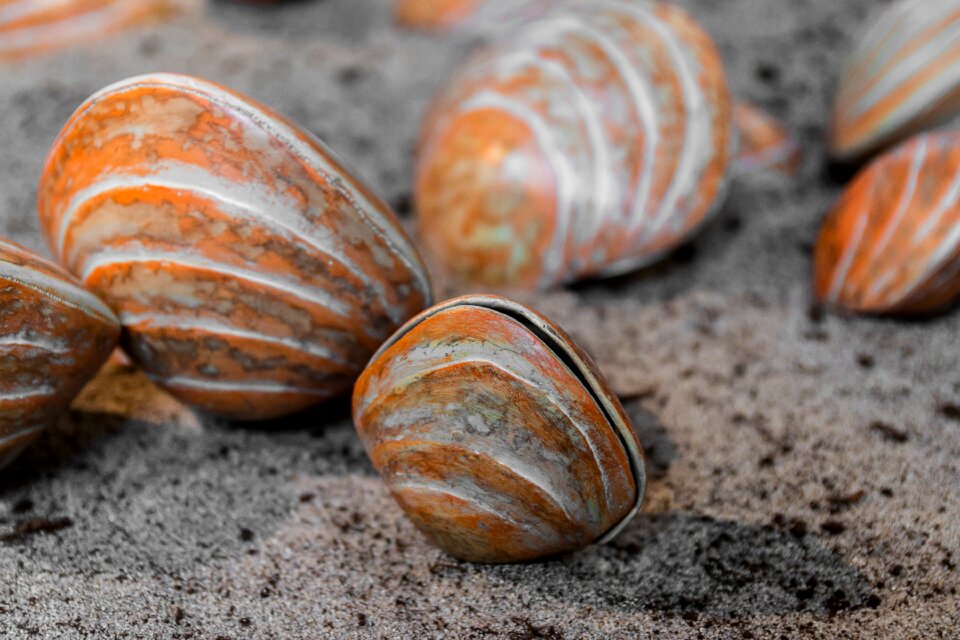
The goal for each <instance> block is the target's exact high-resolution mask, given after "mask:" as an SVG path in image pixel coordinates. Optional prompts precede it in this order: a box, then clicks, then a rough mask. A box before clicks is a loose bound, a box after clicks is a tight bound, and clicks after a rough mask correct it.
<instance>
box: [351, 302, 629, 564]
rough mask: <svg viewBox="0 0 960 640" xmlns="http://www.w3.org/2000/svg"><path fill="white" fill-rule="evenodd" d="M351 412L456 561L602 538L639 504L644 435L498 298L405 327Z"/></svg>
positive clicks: (552, 337)
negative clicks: (642, 439)
mask: <svg viewBox="0 0 960 640" xmlns="http://www.w3.org/2000/svg"><path fill="white" fill-rule="evenodd" d="M353 416H354V422H355V424H356V426H357V431H358V433H359V435H360V440H361V441H362V442H363V445H364V447H365V449H366V451H367V454H368V455H369V456H370V459H371V461H372V462H373V465H374V467H376V469H377V470H378V471H379V472H380V474H381V476H382V477H383V480H384V482H385V483H386V484H387V486H388V487H389V489H390V491H391V493H392V494H393V496H394V498H396V500H397V502H398V503H399V504H400V506H401V507H402V508H403V510H404V511H405V512H406V514H407V516H408V517H409V518H410V519H411V520H412V521H413V522H414V524H415V525H416V526H417V527H418V528H419V529H420V530H421V531H422V532H423V533H424V534H425V535H426V536H427V538H429V539H430V541H431V542H433V543H434V544H436V545H437V546H439V547H441V548H442V549H444V550H445V551H446V552H447V553H450V554H451V555H453V556H456V557H458V558H461V559H464V560H470V561H475V562H519V561H523V560H530V559H533V558H540V557H545V556H551V555H556V554H560V553H565V552H568V551H573V550H576V549H580V548H582V547H585V546H587V545H589V544H592V543H594V542H598V541H600V542H602V541H606V540H609V539H611V538H612V537H613V536H615V535H616V534H617V533H618V532H619V531H620V530H621V529H622V528H623V527H624V526H625V525H626V524H627V522H629V521H630V520H631V519H632V518H633V516H634V515H635V514H636V513H637V511H638V510H639V509H640V505H641V503H642V501H643V495H644V487H645V477H646V476H645V467H644V460H643V453H642V449H641V446H640V443H639V441H638V440H637V436H636V433H635V432H634V429H633V427H632V426H631V424H630V421H629V419H628V418H627V417H626V416H625V415H624V413H623V409H622V407H621V406H620V403H619V401H618V400H617V399H616V397H615V396H614V395H613V394H612V393H611V392H610V391H609V389H608V388H607V386H606V383H605V382H604V381H603V378H602V376H601V375H600V373H599V372H598V371H597V369H596V367H595V365H594V364H593V363H592V361H591V360H590V359H589V357H588V356H586V354H584V353H583V352H582V351H580V349H578V348H577V347H576V345H575V344H574V343H573V342H572V341H571V339H570V337H569V336H567V335H566V334H565V333H563V331H562V330H560V329H559V328H558V327H556V326H555V325H554V324H552V323H551V322H550V321H549V320H547V319H546V318H544V317H543V316H540V315H539V314H537V313H536V312H534V311H533V310H531V309H529V308H527V307H524V306H523V305H520V304H517V303H515V302H511V301H509V300H506V299H504V298H499V297H495V296H466V297H463V298H457V299H454V300H449V301H447V302H444V303H441V304H438V305H436V306H435V307H432V308H430V309H428V310H427V311H425V312H423V313H422V314H420V315H419V316H417V317H416V318H414V319H413V320H411V321H410V322H409V323H407V324H406V325H405V326H404V327H403V328H401V329H400V330H399V331H398V332H397V333H396V334H395V335H394V336H393V337H391V338H390V340H388V341H387V342H386V343H385V344H384V345H383V346H382V347H381V348H380V350H379V351H378V352H377V354H376V355H375V356H374V357H373V359H372V360H371V362H370V365H369V366H368V367H367V369H366V370H365V371H364V372H363V374H362V375H361V376H360V379H359V380H358V381H357V385H356V388H355V390H354V395H353Z"/></svg>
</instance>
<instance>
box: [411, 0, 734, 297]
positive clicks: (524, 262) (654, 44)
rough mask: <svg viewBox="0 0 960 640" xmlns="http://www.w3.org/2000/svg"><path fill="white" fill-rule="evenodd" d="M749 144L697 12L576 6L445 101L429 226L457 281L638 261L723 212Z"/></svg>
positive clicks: (432, 133) (424, 137)
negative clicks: (738, 151)
mask: <svg viewBox="0 0 960 640" xmlns="http://www.w3.org/2000/svg"><path fill="white" fill-rule="evenodd" d="M734 144H735V135H734V132H733V127H732V106H731V103H730V95H729V91H728V89H727V85H726V81H725V77H724V72H723V66H722V62H721V60H720V57H719V55H718V53H717V50H716V48H715V47H714V44H713V41H712V40H711V39H710V36H709V35H708V34H707V33H706V32H704V31H703V30H702V29H701V28H700V27H699V26H698V25H697V24H696V22H694V21H693V19H691V18H690V17H689V16H688V15H687V14H686V13H684V12H683V11H681V10H680V9H678V8H676V7H674V6H672V5H669V4H664V3H648V2H639V1H636V0H592V1H589V0H585V1H583V2H567V3H562V4H560V5H558V6H557V8H555V9H554V10H551V11H550V12H548V13H547V14H546V15H545V16H543V17H541V18H538V19H536V20H532V21H529V22H525V23H523V24H522V25H521V26H520V27H519V28H518V29H517V30H516V31H514V32H511V33H510V35H509V36H508V37H505V38H503V39H502V40H501V41H500V42H498V43H497V44H494V45H492V46H490V47H488V48H485V49H483V50H481V51H480V52H478V54H476V55H475V56H474V57H473V58H472V59H471V60H470V61H469V62H468V63H467V64H466V66H465V67H463V68H462V69H460V70H459V72H458V73H457V74H456V75H455V77H454V78H453V80H452V82H450V84H449V85H448V86H447V87H446V89H445V90H444V91H443V92H442V93H441V94H440V95H439V96H438V98H437V99H436V100H435V101H434V103H433V105H432V107H431V109H430V111H429V113H428V115H427V118H426V119H425V122H424V125H423V128H422V131H421V137H420V144H419V154H418V163H417V167H416V184H415V199H416V206H417V213H418V217H417V221H418V224H419V229H420V234H421V237H422V238H423V240H424V246H425V248H426V249H428V250H429V251H430V253H432V254H433V255H434V256H435V257H436V258H437V259H438V261H439V262H440V263H441V264H442V265H443V266H444V267H445V268H446V269H447V270H448V271H449V272H450V273H452V274H453V275H454V276H455V277H457V278H459V279H462V280H466V281H471V282H476V283H483V284H485V285H493V286H498V287H508V288H526V289H531V288H547V287H550V286H553V285H557V284H560V283H565V282H571V281H575V280H578V279H581V278H586V277H591V276H600V275H612V274H616V273H622V272H625V271H629V270H632V269H635V268H637V267H640V266H643V265H644V264H647V263H650V262H652V261H655V260H656V259H658V258H659V257H661V256H663V255H664V254H665V253H667V252H669V251H670V250H672V249H673V248H675V247H676V246H678V245H679V244H680V243H682V242H683V241H685V240H686V239H688V238H689V237H690V236H691V235H692V234H693V233H694V232H695V231H696V230H697V229H699V228H700V227H701V226H702V225H703V224H704V223H705V222H706V221H707V220H708V219H709V218H710V215H711V214H712V213H713V212H714V211H715V210H716V209H717V206H718V204H719V203H720V202H721V200H722V196H723V194H724V193H725V187H726V184H727V180H728V176H729V173H730V171H729V169H730V166H731V164H732V162H731V160H732V152H733V148H734Z"/></svg>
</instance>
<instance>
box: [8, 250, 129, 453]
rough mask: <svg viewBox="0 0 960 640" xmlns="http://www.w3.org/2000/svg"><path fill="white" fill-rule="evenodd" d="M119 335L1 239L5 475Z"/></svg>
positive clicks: (71, 284) (71, 288) (100, 307)
mask: <svg viewBox="0 0 960 640" xmlns="http://www.w3.org/2000/svg"><path fill="white" fill-rule="evenodd" d="M119 335H120V326H119V325H118V324H117V319H116V317H115V316H114V315H113V312H112V311H111V310H110V309H109V308H108V307H107V306H106V305H105V304H104V303H103V302H101V301H100V300H99V299H97V297H96V296H94V295H93V294H92V293H90V292H89V291H87V290H85V289H84V288H83V287H82V286H81V285H80V283H79V282H77V281H76V279H75V278H74V277H73V276H71V275H70V274H68V273H67V272H65V271H64V270H63V269H61V268H60V267H58V266H57V265H55V264H53V263H51V262H48V261H47V260H44V259H43V258H41V257H39V256H37V255H36V254H34V253H32V252H30V251H28V250H27V249H24V248H23V247H21V246H19V245H16V244H14V243H12V242H10V241H8V240H4V239H2V238H0V467H3V466H4V465H6V464H7V463H9V462H10V461H11V460H12V459H13V458H14V457H15V456H16V455H17V454H18V453H20V451H21V450H22V449H23V448H24V447H25V446H26V445H27V444H29V443H30V442H31V441H32V440H33V439H34V438H36V437H37V435H39V433H40V432H41V431H42V430H43V429H45V428H46V427H48V426H50V424H52V423H53V422H54V421H55V420H56V419H57V417H58V416H59V415H60V414H61V413H62V412H63V411H64V410H66V408H67V406H68V405H69V404H70V402H71V401H72V400H73V398H74V397H75V396H76V395H77V393H79V391H80V389H81V387H83V385H84V384H86V382H87V381H88V380H89V379H90V378H92V377H93V375H94V374H95V373H96V372H97V370H98V369H99V368H100V365H102V364H103V363H104V362H105V361H106V359H107V357H109V355H110V352H111V351H112V350H113V348H114V346H115V345H116V343H117V337H118V336H119Z"/></svg>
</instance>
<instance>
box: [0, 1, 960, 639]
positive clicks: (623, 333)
mask: <svg viewBox="0 0 960 640" xmlns="http://www.w3.org/2000/svg"><path fill="white" fill-rule="evenodd" d="M681 4H683V5H684V6H686V7H687V8H688V9H690V10H691V11H692V12H693V13H694V14H695V15H696V16H698V18H699V19H700V20H701V21H702V22H703V23H704V24H705V25H706V26H707V28H708V29H709V30H710V31H711V32H712V33H713V34H714V35H715V37H716V38H717V40H718V42H719V45H720V48H721V50H722V52H723V55H724V57H725V61H726V63H727V66H728V69H729V73H730V77H731V83H732V85H733V87H734V90H735V92H736V93H737V95H739V96H741V97H744V98H749V99H751V100H754V101H756V102H757V103H759V104H761V105H762V106H764V107H766V108H767V109H769V110H770V111H771V112H772V113H774V114H775V115H777V116H779V117H781V118H783V119H785V120H786V121H787V122H789V123H790V125H791V126H793V127H794V128H795V129H796V130H797V131H798V132H799V135H800V137H801V140H802V142H803V144H804V145H805V147H806V151H807V155H808V163H807V165H806V167H805V168H804V170H803V172H802V175H801V176H799V177H798V178H795V179H790V178H785V177H780V176H754V177H749V178H746V179H742V180H740V181H739V182H738V183H737V184H736V185H735V186H734V187H733V188H732V190H731V193H730V197H729V200H728V202H727V204H726V206H725V207H724V209H723V211H722V212H721V214H720V216H719V218H718V220H717V221H716V223H714V224H712V225H711V226H709V227H708V228H707V229H705V230H704V232H703V233H702V234H701V236H700V237H699V238H698V239H697V240H696V242H694V243H693V244H691V245H689V246H688V247H685V248H683V249H682V250H680V251H679V252H678V253H677V254H676V255H675V256H673V257H672V258H671V259H669V260H667V261H666V262H665V263H663V264H661V265H659V266H657V267H655V268H652V269H649V270H646V271H643V272H641V273H637V274H633V275H630V276H625V277H621V278H618V279H615V280H608V281H602V282H589V283H584V284H581V285H578V286H576V287H574V288H570V289H567V290H563V291H558V292H552V293H548V294H544V295H538V296H528V297H527V298H525V299H524V301H525V302H529V303H531V304H533V305H534V306H536V307H537V308H538V309H540V310H541V311H543V312H544V313H546V314H547V315H549V316H550V317H552V318H553V319H554V320H555V321H556V322H557V323H558V324H560V325H561V326H563V327H565V328H566V329H567V330H568V331H569V332H571V333H572V334H573V336H574V337H575V338H576V339H577V340H579V341H580V343H581V344H582V345H583V346H584V347H585V348H586V349H587V350H589V351H590V352H591V353H592V354H593V355H594V356H595V358H596V360H597V361H598V364H599V366H600V368H601V369H602V370H603V371H604V373H605V374H606V375H607V376H608V378H609V380H610V382H611V384H612V385H613V386H614V388H615V389H616V390H617V392H618V393H620V394H621V395H622V397H623V398H624V400H625V404H626V406H627V409H628V411H629V412H630V414H631V416H632V417H633V418H634V419H635V420H636V422H637V424H638V428H639V430H640V433H641V439H642V440H643V442H644V444H645V445H646V447H647V453H648V456H649V462H650V466H651V481H650V485H649V492H648V497H647V502H646V505H645V508H644V512H643V513H642V514H641V515H640V516H639V517H638V518H637V520H636V521H635V522H634V523H633V524H632V525H631V526H629V527H628V528H627V529H626V531H624V532H623V534H622V535H620V536H619V537H618V538H617V539H615V540H614V541H613V542H611V543H609V544H607V545H604V546H600V547H594V548H591V549H588V550H586V551H583V552H582V553H578V554H575V555H572V556H569V557H564V558H560V559H557V560H553V561H550V562H542V563H536V564H528V565H522V566H499V567H493V566H475V565H469V564H465V563H460V562H457V561H454V560H452V559H450V558H448V557H446V556H444V555H443V554H441V553H440V552H439V551H437V550H436V549H434V548H432V547H430V546H429V545H428V544H427V543H426V542H425V541H424V539H423V538H422V537H421V536H420V535H419V534H418V533H417V532H416V531H415V530H414V529H413V527H412V526H411V525H410V524H409V523H408V522H407V521H406V520H405V519H404V518H403V516H402V514H401V512H400V510H399V509H398V507H397V506H396V505H395V504H394V502H393V501H392V499H391V498H390V496H389V495H388V494H387V493H386V491H385V489H384V487H383V485H382V484H381V483H380V482H379V481H378V480H377V478H376V477H375V475H374V474H373V471H372V469H371V467H370V466H369V464H368V463H367V461H366V459H365V456H364V453H363V451H362V449H361V447H360V444H359V442H358V440H357V438H356V436H355V434H354V432H353V429H352V427H351V424H350V420H349V412H348V407H347V403H346V402H345V401H342V402H334V403H332V404H329V405H326V406H323V407H320V408H318V409H317V410H315V411H312V412H310V413H309V414H307V415H303V416H297V417H296V418H294V419H290V420H284V421H278V422H276V423H274V424H271V425H264V426H260V427H257V428H249V427H248V428H238V427H236V426H230V425H225V424H216V423H210V422H205V421H203V420H201V419H199V418H198V417H197V416H195V415H194V414H193V413H191V412H190V411H189V410H187V409H185V408H184V407H182V406H180V405H178V404H177V403H176V402H174V401H173V400H171V399H170V398H169V397H167V396H165V395H164V394H162V393H160V392H158V391H156V390H155V389H154V388H152V387H151V386H150V385H149V384H148V383H147V382H146V381H145V380H144V379H143V378H142V377H141V376H139V375H138V374H136V373H135V372H133V371H130V370H128V369H125V368H123V367H122V366H119V365H115V364H114V365H111V366H110V367H109V368H108V369H107V370H105V371H104V372H103V373H102V374H101V376H100V377H99V378H97V379H96V380H95V381H94V383H92V384H91V386H90V387H88V389H87V391H86V392H85V393H84V394H83V396H82V397H81V398H80V399H79V400H78V401H77V402H76V403H75V405H74V409H73V411H72V412H71V414H70V415H69V416H66V417H64V419H63V420H61V422H60V423H59V424H58V426H57V427H56V428H55V429H53V430H52V431H51V432H50V433H49V434H47V435H46V436H44V437H43V438H42V439H41V440H40V442H39V443H38V444H36V445H35V446H34V447H32V448H31V449H30V450H28V451H27V452H26V453H25V454H24V455H23V456H21V458H20V459H19V460H18V461H17V462H15V463H14V464H13V465H12V466H11V467H10V468H9V469H8V470H6V471H5V472H4V473H3V475H2V476H0V482H2V485H0V637H3V638H31V637H37V638H51V639H59V638H195V639H210V640H215V639H217V638H230V639H237V640H239V639H241V638H242V639H247V638H283V639H296V638H327V637H331V638H332V637H348V638H349V637H357V638H365V637H383V638H421V637H457V638H498V637H502V638H550V639H556V638H621V637H636V638H757V639H759V638H772V639H777V638H848V637H849V638H938V637H940V638H956V637H958V635H960V631H958V625H960V613H958V605H957V599H958V598H957V594H956V591H957V587H958V583H960V580H958V568H957V565H958V564H960V517H958V512H960V491H958V489H960V471H958V462H957V461H958V459H960V379H958V355H960V344H958V342H957V339H956V336H957V335H958V330H960V312H954V313H951V314H947V315H945V316H943V317H940V318H937V319H935V320H931V321H926V322H898V321H892V320H876V319H850V318H842V317H837V316H833V315H829V314H823V313H821V312H819V311H818V310H817V309H815V308H812V307H811V305H810V285H809V271H810V250H811V245H812V242H813V240H814V238H815V234H816V230H817V226H818V223H819V220H820V219H821V217H822V215H823V214H824V212H825V211H826V209H827V207H828V206H829V205H830V203H831V202H832V201H833V199H834V198H835V197H836V195H837V193H838V189H839V186H838V185H837V184H836V183H835V182H833V181H831V180H829V179H828V178H826V177H825V174H824V171H823V167H822V162H821V160H820V158H821V156H822V150H823V140H824V135H825V131H824V123H825V121H826V112H827V108H828V105H829V100H830V96H831V95H832V94H833V91H834V85H835V83H836V77H837V75H838V72H839V67H840V63H841V60H842V58H843V54H844V52H846V51H847V50H849V48H850V47H851V38H852V36H853V34H854V32H855V31H856V28H857V26H858V25H859V24H861V23H862V22H863V20H864V19H865V16H866V15H867V14H868V13H869V11H870V10H871V9H872V8H876V7H877V5H879V4H881V3H878V2H875V1H873V0H842V1H841V0H795V1H792V2H786V1H779V2H774V1H771V0H725V1H724V2H716V1H712V0H698V1H695V0H686V1H684V2H682V3H681ZM468 50H469V45H468V43H466V42H463V41H460V42H456V41H455V39H444V38H441V37H435V36H428V35H423V34H416V33H409V32H408V33H404V32H401V31H399V30H396V29H395V28H393V26H392V25H391V20H390V11H389V8H388V6H387V3H386V0H380V1H378V0H317V1H313V2H311V1H302V2H289V3H285V4H282V5H278V6H275V7H265V8H261V7H254V6H249V5H247V6H243V5H237V4H233V3H229V2H226V1H221V2H214V1H211V2H209V3H207V4H206V5H203V6H199V7H197V8H195V9H194V10H193V11H190V12H188V13H186V14H184V15H183V16H181V17H180V18H177V19H175V20H173V21H172V22H169V23H167V24H165V25H160V26H155V27H147V28H144V29H138V30H134V31H130V32H127V33H125V34H122V35H119V36H116V37H111V38H109V39H104V40H103V41H101V42H98V43H96V44H94V45H93V46H90V47H86V48H83V47H81V48H76V49H72V50H70V51H67V52H62V53H55V54H51V55H47V56H43V57H39V58H33V59H29V60H25V61H21V62H16V63H7V64H4V65H2V66H0V113H3V114H4V118H3V125H2V126H0V150H2V151H0V185H2V189H0V234H2V235H6V236H9V237H11V238H12V239H14V240H16V241H19V242H21V243H24V244H26V245H28V246H30V247H32V248H37V249H43V246H42V242H41V239H40V236H39V235H38V231H37V221H36V217H35V213H34V202H35V195H36V194H35V184H36V180H37V177H38V175H39V172H40V166H41V163H42V161H43V158H44V155H45V153H46V150H47V148H48V147H49V145H50V143H51V142H52V141H53V139H54V137H55V136H56V134H57V132H58V130H59V128H60V126H61V125H62V124H63V123H64V121H65V120H66V118H67V117H68V116H69V114H70V113H71V111H72V110H73V109H74V108H75V107H76V106H77V105H78V104H79V103H80V102H81V101H82V100H83V99H84V98H85V97H87V96H88V95H89V94H91V93H93V92H94V91H96V90H97V89H99V88H100V87H102V86H104V85H106V84H108V83H111V82H113V81H116V80H118V79H121V78H124V77H127V76H130V75H134V74H139V73H144V72H148V71H158V70H162V71H177V72H187V73H192V74H195V75H200V76H204V77H207V78H209V79H212V80H215V81H218V82H221V83H223V84H226V85H228V86H230V87H233V88H235V89H237V90H239V91H241V92H244V93H247V94H248V95H251V96H252V97H254V98H256V99H258V100H259V101H261V102H263V103H266V104H268V105H271V106H272V107H274V108H276V109H277V110H279V111H280V112H282V113H285V114H287V115H288V116H290V117H291V118H293V119H294V120H296V121H298V122H300V123H302V124H303V125H305V126H306V127H307V128H309V129H311V130H313V131H314V132H316V133H317V134H319V135H320V136H321V137H323V138H324V139H326V140H327V141H328V142H329V143H330V144H331V145H332V146H333V147H334V148H335V149H337V150H339V151H340V152H341V153H342V154H343V155H344V156H345V157H346V158H347V159H348V160H349V161H350V162H351V163H352V164H353V165H354V166H355V167H356V168H357V170H358V171H359V173H360V174H362V175H363V176H364V177H365V178H366V179H367V180H368V181H369V182H370V183H371V184H372V186H373V187H374V188H376V189H377V190H378V191H380V192H381V193H382V194H383V195H384V196H385V197H386V199H387V200H388V201H390V202H391V203H392V204H393V205H394V207H395V208H396V209H398V210H399V211H400V212H401V213H402V214H404V215H409V209H410V205H409V202H410V197H409V182H410V170H411V152H412V147H413V139H414V136H415V133H416V129H417V125H418V122H419V119H420V117H421V114H422V112H423V110H424V108H425V106H426V101H427V99H428V98H429V96H430V95H431V93H432V92H433V90H434V88H435V87H437V85H438V84H439V83H440V82H442V80H443V78H444V77H445V76H446V75H447V74H448V73H449V72H450V71H451V70H452V69H453V68H454V67H455V65H456V63H457V61H458V60H459V59H461V57H462V56H463V55H464V54H465V53H466V52H467V51H468ZM440 286H441V288H442V293H443V294H453V293H456V292H458V291H459V290H458V289H457V288H456V287H453V286H450V285H447V284H444V283H440Z"/></svg>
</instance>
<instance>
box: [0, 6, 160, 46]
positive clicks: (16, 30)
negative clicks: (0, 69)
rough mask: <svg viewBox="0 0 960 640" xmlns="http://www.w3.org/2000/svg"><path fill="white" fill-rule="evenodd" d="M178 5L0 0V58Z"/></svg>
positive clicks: (81, 38)
mask: <svg viewBox="0 0 960 640" xmlns="http://www.w3.org/2000/svg"><path fill="white" fill-rule="evenodd" d="M176 6H177V5H176V4H175V2H174V0H0V59H3V58H19V57H22V56H25V55H29V54H34V53H42V52H46V51H50V50H53V49H59V48H62V47H66V46H69V45H72V44H79V43H83V42H90V41H93V40H95V39H96V38H98V37H100V36H103V35H105V34H108V33H111V32H114V31H117V30H119V29H122V28H124V27H127V26H129V25H132V24H136V23H138V22H143V21H146V20H151V19H154V18H157V17H160V16H163V15H165V14H167V13H170V12H172V11H174V10H175V9H176Z"/></svg>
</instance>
